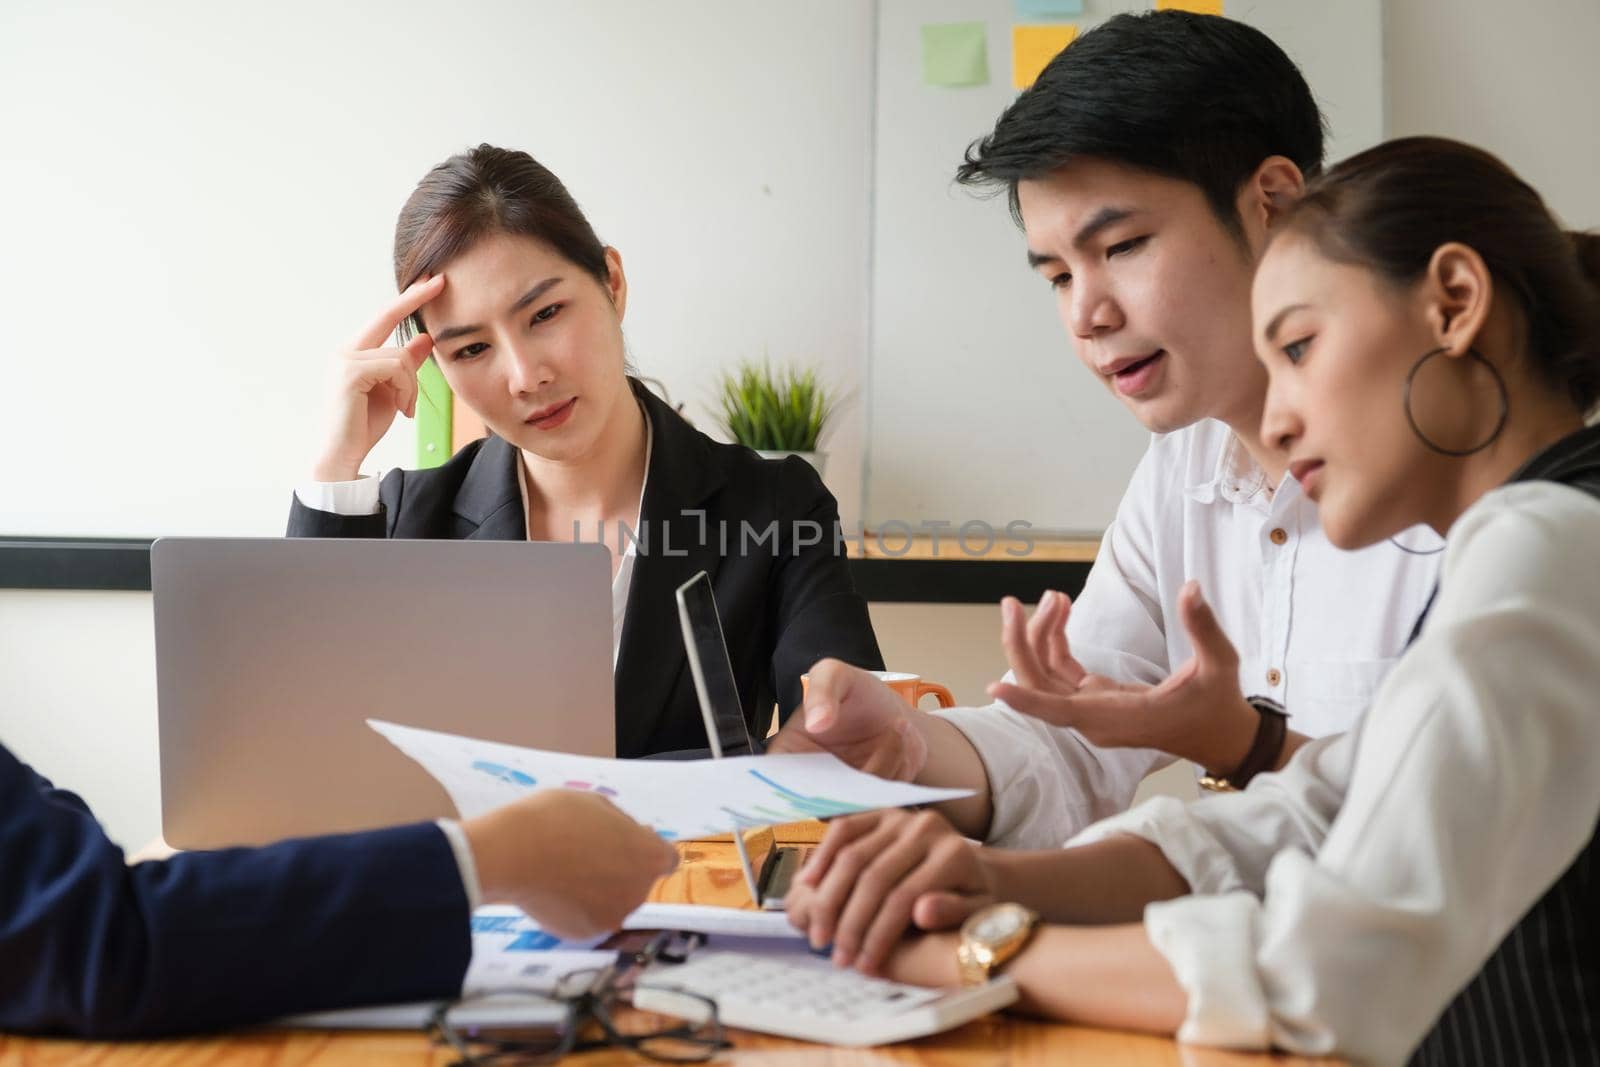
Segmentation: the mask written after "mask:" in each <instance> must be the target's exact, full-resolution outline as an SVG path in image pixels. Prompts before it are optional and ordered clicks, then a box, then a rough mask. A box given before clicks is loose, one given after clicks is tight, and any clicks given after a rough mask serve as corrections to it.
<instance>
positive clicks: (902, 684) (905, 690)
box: [800, 671, 956, 708]
mask: <svg viewBox="0 0 1600 1067" xmlns="http://www.w3.org/2000/svg"><path fill="white" fill-rule="evenodd" d="M867 673H868V674H870V675H872V676H873V677H874V678H876V679H878V681H880V682H882V683H883V684H884V685H886V686H888V687H889V688H890V689H893V690H894V691H895V692H896V693H897V694H899V696H900V699H901V700H904V701H905V702H906V703H907V704H910V705H911V706H912V707H914V708H915V707H920V706H921V704H922V698H923V697H925V696H927V695H928V694H929V693H932V694H933V697H934V699H935V700H936V701H938V703H939V706H940V707H941V708H953V707H955V706H956V698H955V697H954V696H953V695H951V693H950V690H948V689H946V688H945V687H944V686H942V685H939V684H937V683H935V682H924V681H923V680H922V675H920V674H907V673H905V672H904V671H868V672H867ZM810 682H811V676H810V675H809V674H802V675H801V676H800V692H801V693H802V694H804V693H805V691H806V686H807V685H808V684H810Z"/></svg>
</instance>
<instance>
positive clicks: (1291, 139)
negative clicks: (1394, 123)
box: [956, 11, 1323, 234]
mask: <svg viewBox="0 0 1600 1067" xmlns="http://www.w3.org/2000/svg"><path fill="white" fill-rule="evenodd" d="M1322 139H1323V121H1322V113H1321V112H1320V111H1318V110H1317V102H1316V100H1315V99H1313V98H1312V96H1311V88H1310V86H1308V85H1306V80H1305V78H1304V77H1303V76H1302V75H1301V74H1300V70H1299V68H1298V67H1296V66H1295V65H1294V62H1293V61H1292V60H1290V59H1289V57H1288V56H1287V55H1285V54H1284V52H1283V49H1281V48H1279V47H1278V46H1277V45H1276V44H1274V43H1273V41H1272V39H1271V38H1270V37H1268V36H1267V35H1266V34H1264V33H1262V32H1261V31H1260V30H1257V29H1255V28H1253V27H1250V26H1246V25H1245V24H1244V23H1242V22H1236V21H1234V20H1233V19H1226V18H1218V17H1216V16H1214V15H1195V14H1191V13H1189V12H1186V11H1152V12H1148V13H1145V14H1139V15H1133V14H1123V15H1117V16H1116V17H1114V18H1110V19H1107V20H1106V21H1105V22H1103V23H1101V24H1100V25H1099V26H1096V27H1095V28H1094V29H1092V30H1090V31H1089V32H1088V33H1085V34H1084V35H1083V36H1082V37H1080V38H1078V39H1077V40H1076V41H1074V42H1073V43H1072V44H1071V45H1069V46H1068V47H1067V48H1066V49H1065V50H1064V51H1062V52H1061V54H1060V55H1058V56H1056V57H1055V58H1054V59H1052V60H1051V61H1050V63H1049V65H1048V66H1046V67H1045V68H1044V71H1043V72H1042V73H1041V74H1040V75H1039V78H1038V80H1037V81H1035V82H1034V83H1033V86H1032V88H1030V89H1028V90H1026V91H1025V92H1023V94H1022V95H1021V96H1019V97H1017V99H1016V101H1015V102H1014V103H1012V105H1011V106H1010V107H1008V108H1007V109H1006V111H1005V113H1004V114H1003V115H1001V116H1000V120H999V121H998V122H997V123H995V127H994V132H993V133H991V134H989V136H987V137H985V138H983V139H982V140H979V141H975V142H973V143H972V145H970V146H969V147H968V148H967V154H966V162H965V163H963V164H962V165H961V166H960V167H959V168H958V169H957V170H956V180H957V181H958V182H961V183H962V184H963V185H977V186H1004V187H1005V189H1006V192H1007V195H1008V196H1009V198H1010V202H1011V215H1012V217H1013V218H1015V219H1016V220H1017V222H1018V224H1019V225H1020V224H1021V222H1022V211H1021V207H1020V206H1019V204H1018V202H1017V183H1018V182H1020V181H1024V180H1027V179H1030V178H1041V177H1044V176H1045V175H1047V174H1049V173H1050V172H1051V171H1053V170H1056V169H1057V168H1059V167H1062V166H1064V165H1066V164H1067V163H1070V162H1072V161H1074V160H1077V159H1082V158H1093V159H1102V160H1106V161H1109V162H1112V163H1122V164H1126V165H1128V166H1132V167H1139V168H1142V169H1144V170H1148V171H1152V172H1154V173H1156V174H1161V175H1164V176H1166V177H1171V178H1178V179H1180V180H1182V181H1186V182H1190V183H1192V184H1194V185H1197V186H1199V187H1200V190H1201V191H1202V192H1203V193H1205V196H1206V201H1207V202H1208V203H1209V204H1210V205H1211V209H1212V211H1213V212H1215V213H1216V216H1217V218H1218V219H1220V220H1221V221H1222V223H1223V225H1225V226H1227V227H1228V228H1229V229H1230V230H1231V231H1233V232H1234V233H1235V234H1238V233H1240V232H1242V231H1241V226H1240V220H1239V213H1238V209H1237V207H1236V198H1237V197H1238V195H1239V187H1240V185H1242V184H1243V183H1244V182H1245V180H1246V179H1247V178H1249V177H1250V175H1251V174H1252V173H1254V172H1255V170H1256V168H1257V167H1259V166H1260V165H1261V162H1262V160H1264V159H1266V158H1267V157H1269V156H1286V157H1287V158H1289V159H1291V160H1293V161H1294V163H1295V165H1296V166H1298V167H1299V168H1300V170H1301V171H1302V172H1303V173H1304V174H1306V175H1307V176H1310V175H1313V174H1315V173H1317V171H1318V170H1320V169H1321V167H1322Z"/></svg>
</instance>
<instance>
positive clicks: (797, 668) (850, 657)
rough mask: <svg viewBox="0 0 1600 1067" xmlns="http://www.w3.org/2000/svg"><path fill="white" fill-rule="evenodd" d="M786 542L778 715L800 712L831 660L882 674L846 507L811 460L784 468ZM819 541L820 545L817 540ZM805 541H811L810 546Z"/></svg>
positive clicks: (780, 589) (778, 622)
mask: <svg viewBox="0 0 1600 1067" xmlns="http://www.w3.org/2000/svg"><path fill="white" fill-rule="evenodd" d="M778 493H779V498H778V503H779V511H778V513H779V514H780V515H782V516H783V517H784V521H783V523H782V524H781V530H782V533H781V534H780V536H781V537H784V538H791V539H792V543H791V544H790V545H786V546H784V551H781V552H780V553H779V555H778V573H777V581H776V583H775V585H776V588H775V593H776V595H775V596H774V598H773V605H774V610H775V611H776V613H777V618H776V619H775V620H774V626H773V632H774V633H776V634H777V635H778V638H777V643H776V645H775V647H774V648H773V652H772V682H773V690H772V691H773V692H774V693H776V694H777V696H778V709H779V715H780V716H781V717H783V718H787V717H788V715H789V713H790V712H792V711H793V710H794V709H795V708H797V707H799V706H800V676H801V675H802V674H805V673H806V672H807V671H809V670H810V669H811V667H812V665H813V664H815V663H816V662H817V660H819V659H823V658H824V657H829V656H831V657H833V658H835V659H841V660H844V661H845V662H846V663H850V664H854V665H855V666H857V667H865V668H867V669H868V670H881V669H882V668H883V653H882V652H880V651H879V650H878V639H877V637H876V635H875V634H874V633H873V632H872V618H871V616H870V615H868V613H867V602H866V601H865V600H864V599H862V597H861V595H860V594H859V593H857V592H856V587H855V582H854V581H853V580H852V579H851V577H850V564H849V561H848V560H847V559H846V558H845V554H844V550H843V546H842V545H841V544H840V543H839V541H838V539H837V538H836V536H835V532H836V531H837V529H838V526H839V505H838V503H837V502H836V501H835V500H834V499H833V494H832V493H830V492H828V489H827V487H826V486H825V485H823V484H822V479H821V478H820V477H818V475H817V472H816V471H815V470H814V469H813V468H812V466H811V465H810V464H809V463H807V462H806V461H805V460H803V459H800V458H799V457H796V456H791V457H789V458H787V459H785V460H784V461H783V466H782V467H781V468H780V476H779V478H778ZM814 538H815V540H813V539H814ZM806 542H812V543H809V544H807V543H806Z"/></svg>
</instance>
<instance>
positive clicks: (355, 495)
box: [294, 474, 379, 515]
mask: <svg viewBox="0 0 1600 1067" xmlns="http://www.w3.org/2000/svg"><path fill="white" fill-rule="evenodd" d="M378 485H379V482H378V479H376V478H374V477H372V476H371V475H367V474H364V475H362V476H361V477H359V478H357V479H356V480H355V481H353V482H302V483H301V484H299V485H297V486H295V489H294V495H295V496H296V497H298V498H299V500H300V503H302V504H304V505H305V506H306V507H308V508H311V509H312V510H313V511H329V512H332V513H333V514H335V515H376V514H377V513H378Z"/></svg>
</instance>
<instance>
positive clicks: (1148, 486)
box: [937, 419, 1439, 848]
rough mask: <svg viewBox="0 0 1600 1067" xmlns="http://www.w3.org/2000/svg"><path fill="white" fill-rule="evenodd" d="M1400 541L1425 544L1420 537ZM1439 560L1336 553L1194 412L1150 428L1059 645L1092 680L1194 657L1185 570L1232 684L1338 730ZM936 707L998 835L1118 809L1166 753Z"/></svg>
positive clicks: (1142, 676)
mask: <svg viewBox="0 0 1600 1067" xmlns="http://www.w3.org/2000/svg"><path fill="white" fill-rule="evenodd" d="M1398 540H1399V541H1400V542H1401V543H1403V544H1406V545H1407V546H1408V547H1420V548H1433V547H1437V545H1438V539H1437V537H1434V536H1432V535H1430V534H1428V533H1426V532H1419V531H1410V532H1408V533H1407V534H1405V535H1403V536H1402V537H1400V538H1399V539H1398ZM1438 560H1439V557H1438V556H1437V555H1435V556H1419V555H1412V554H1408V553H1406V552H1404V551H1402V550H1401V549H1399V548H1397V547H1395V546H1394V545H1392V544H1389V543H1387V542H1385V543H1382V544H1378V545H1375V546H1373V547H1370V548H1367V549H1363V550H1362V551H1359V552H1344V551H1341V550H1339V549H1336V548H1334V547H1333V545H1331V544H1329V542H1328V539H1327V538H1326V537H1325V536H1324V535H1323V533H1322V527H1321V525H1320V524H1319V523H1318V520H1317V513H1316V507H1315V505H1314V504H1313V503H1312V502H1311V501H1310V500H1309V499H1307V498H1306V497H1305V495H1304V494H1303V493H1302V492H1301V491H1300V487H1299V485H1298V484H1297V483H1296V482H1295V481H1294V479H1293V478H1289V477H1285V478H1284V479H1283V481H1282V483H1281V484H1280V485H1279V487H1278V489H1277V491H1276V492H1271V491H1269V490H1268V489H1267V487H1266V477H1265V475H1264V473H1263V472H1262V471H1261V469H1260V467H1259V466H1257V465H1256V464H1255V463H1254V461H1253V460H1252V459H1251V458H1250V456H1249V453H1248V452H1247V451H1246V450H1245V449H1244V448H1243V447H1242V445H1240V443H1239V441H1238V439H1237V438H1235V437H1234V435H1233V433H1232V431H1231V430H1229V429H1228V428H1227V427H1226V426H1225V425H1223V424H1222V423H1220V422H1217V421H1215V420H1212V419H1205V420H1202V421H1201V422H1198V423H1196V424H1194V425H1193V426H1189V427H1186V428H1185V429H1182V430H1179V431H1177V432H1175V433H1170V434H1163V435H1158V436H1156V437H1154V438H1152V440H1151V443H1150V447H1149V449H1148V450H1147V451H1146V452H1145V455H1144V458H1143V459H1142V460H1141V461H1140V463H1139V467H1138V469H1137V470H1136V471H1135V472H1134V475H1133V479H1132V481H1131V482H1130V483H1129V485H1128V490H1127V492H1126V494H1125V495H1124V496H1123V498H1122V502H1121V504H1120V505H1118V508H1117V514H1116V518H1115V519H1114V520H1113V522H1112V525H1111V527H1110V528H1109V529H1108V530H1107V531H1106V534H1105V538H1104V540H1103V541H1102V542H1101V545H1100V552H1099V554H1098V556H1097V558H1096V559H1095V563H1094V566H1093V568H1092V569H1091V570H1090V572H1089V578H1088V581H1087V583H1086V584H1085V586H1084V589H1083V593H1082V595H1081V596H1079V598H1078V600H1077V601H1076V603H1074V605H1073V609H1072V613H1071V615H1070V616H1069V617H1068V621H1067V637H1068V643H1069V645H1070V647H1071V650H1072V653H1073V655H1074V656H1076V657H1077V659H1078V660H1079V661H1080V662H1081V663H1082V664H1083V665H1084V667H1085V668H1087V669H1088V670H1090V671H1091V672H1093V673H1095V674H1102V675H1106V676H1109V677H1111V678H1115V679H1117V680H1119V681H1127V682H1144V683H1150V684H1154V683H1156V682H1159V681H1161V680H1162V679H1163V678H1165V677H1166V676H1167V675H1168V674H1170V673H1171V672H1172V671H1173V670H1175V669H1176V668H1177V667H1179V666H1182V665H1183V664H1184V663H1185V662H1187V661H1188V659H1189V658H1190V656H1191V655H1192V654H1193V649H1192V648H1191V646H1190V644H1189V639H1188V636H1187V634H1185V633H1184V631H1183V627H1182V624H1181V623H1180V622H1179V621H1178V613H1177V601H1178V592H1179V590H1180V589H1182V587H1183V584H1184V583H1185V582H1186V581H1188V580H1189V579H1191V578H1194V579H1198V580H1199V582H1200V587H1201V591H1202V592H1203V593H1204V595H1205V597H1206V600H1207V601H1208V602H1209V603H1210V605H1211V607H1212V609H1213V611H1214V612H1215V613H1216V616H1217V619H1218V621H1219V622H1220V623H1221V625H1222V628H1223V630H1224V632H1226V633H1227V634H1228V636H1229V638H1231V639H1232V641H1233V642H1234V645H1235V647H1236V648H1237V650H1238V652H1239V680H1240V684H1241V685H1242V686H1243V688H1244V692H1245V694H1246V695H1256V694H1260V695H1263V696H1270V697H1272V698H1273V699H1275V700H1278V701H1280V702H1282V703H1283V704H1285V705H1286V706H1287V707H1288V709H1289V713H1290V719H1289V726H1290V728H1291V729H1293V730H1296V731H1298V732H1300V733H1302V734H1306V735H1308V736H1311V737H1321V736H1325V735H1327V734H1333V733H1338V732H1340V731H1343V730H1347V729H1349V728H1350V726H1351V725H1352V724H1354V722H1355V721H1356V717H1357V715H1358V714H1359V713H1360V712H1361V711H1362V710H1363V709H1364V708H1365V707H1366V706H1367V705H1368V704H1369V703H1370V702H1371V700H1372V696H1373V694H1374V693H1375V692H1376V691H1377V688H1378V685H1379V683H1380V682H1381V681H1382V680H1383V677H1384V675H1385V674H1386V673H1387V672H1388V670H1389V668H1390V667H1392V666H1393V665H1394V662H1395V659H1396V657H1397V656H1399V654H1400V652H1401V650H1402V649H1403V648H1404V647H1405V643H1406V640H1407V638H1409V637H1410V634H1411V630H1412V627H1413V626H1414V625H1415V624H1416V620H1417V618H1418V616H1419V615H1421V613H1422V609H1423V606H1424V605H1425V604H1426V603H1427V598H1428V596H1429V594H1430V593H1431V591H1432V589H1433V585H1434V580H1435V577H1436V574H1437V571H1438ZM937 714H940V715H943V716H944V717H945V718H946V719H948V720H950V721H951V722H952V723H954V724H955V725H956V726H957V727H958V728H960V730H961V731H962V733H964V734H965V735H966V736H967V739H968V740H969V741H971V742H972V744H973V746H974V747H975V748H976V749H977V751H978V754H979V756H980V757H981V758H982V760H983V762H984V766H985V769H986V771H987V773H988V778H989V789H990V797H991V800H992V802H993V806H994V815H993V819H992V821H991V823H990V828H989V837H988V840H989V841H990V842H991V843H994V844H1000V845H1006V846H1011V847H1034V848H1043V847H1050V846H1054V845H1059V844H1061V843H1062V842H1063V841H1065V840H1066V839H1067V838H1069V837H1071V836H1072V835H1073V834H1075V833H1077V832H1078V831H1080V830H1082V829H1083V828H1084V827H1086V826H1088V825H1089V824H1090V823H1093V822H1095V821H1096V820H1098V819H1102V818H1105V817H1107V816H1110V815H1114V814H1117V813H1119V812H1122V811H1125V810H1127V808H1128V805H1129V804H1131V803H1132V802H1133V796H1134V792H1135V791H1136V790H1137V789H1138V787H1139V783H1140V781H1141V780H1143V778H1144V777H1145V776H1146V775H1147V774H1149V773H1150V772H1151V771H1153V770H1156V769H1157V768H1159V767H1162V766H1164V765H1166V764H1167V763H1170V762H1172V757H1170V756H1167V755H1165V754H1163V753H1160V752H1156V751H1154V750H1150V749H1102V748H1097V747H1095V746H1094V745H1092V744H1090V743H1089V742H1088V741H1086V740H1084V738H1083V737H1082V736H1081V735H1079V734H1078V733H1077V732H1076V731H1074V730H1069V729H1063V728H1058V727H1053V726H1049V725H1047V724H1045V723H1043V722H1040V721H1039V720H1037V719H1032V718H1029V717H1028V716H1026V715H1022V714H1019V713H1017V712H1015V711H1013V710H1011V709H1010V708H1008V707H1006V706H1005V705H1003V704H993V705H990V706H989V707H985V708H952V709H948V710H945V711H941V712H937ZM1241 755H1243V754H1242V753H1241ZM1215 769H1216V770H1225V768H1215Z"/></svg>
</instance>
